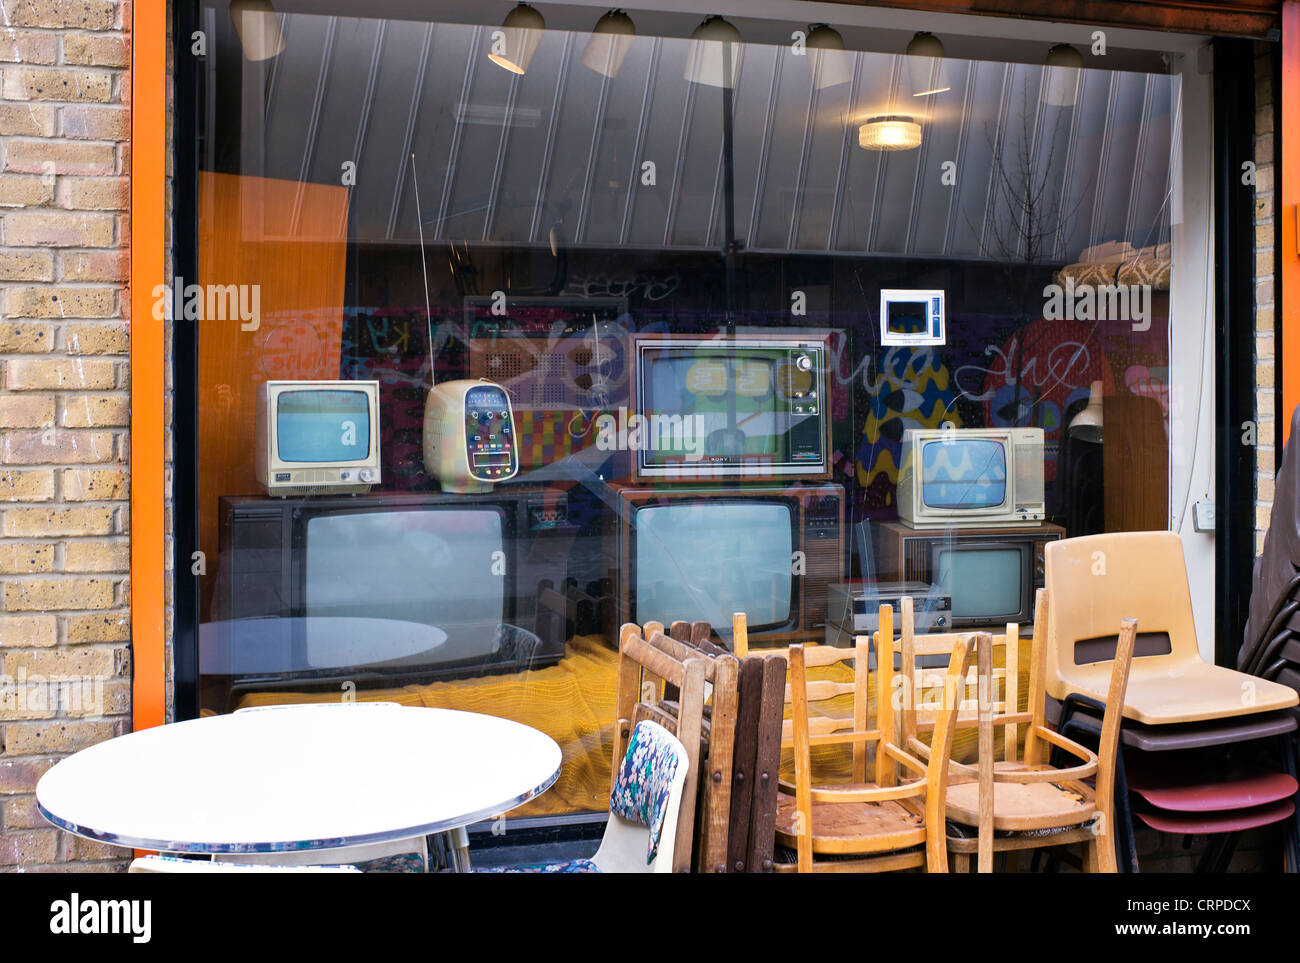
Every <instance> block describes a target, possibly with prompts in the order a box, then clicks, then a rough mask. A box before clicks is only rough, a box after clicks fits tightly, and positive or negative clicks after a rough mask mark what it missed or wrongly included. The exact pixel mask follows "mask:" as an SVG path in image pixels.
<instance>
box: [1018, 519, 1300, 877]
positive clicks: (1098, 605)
mask: <svg viewBox="0 0 1300 963" xmlns="http://www.w3.org/2000/svg"><path fill="white" fill-rule="evenodd" d="M1045 563H1046V571H1045V573H1044V574H1045V585H1046V588H1047V590H1048V597H1049V600H1050V601H1049V604H1050V609H1051V612H1050V618H1049V629H1048V639H1047V652H1046V654H1047V658H1046V676H1047V679H1046V682H1047V692H1048V695H1049V696H1050V697H1051V699H1050V701H1049V703H1048V717H1049V719H1050V720H1052V721H1054V722H1055V723H1056V726H1057V728H1058V730H1059V731H1060V732H1061V733H1062V735H1066V736H1068V737H1070V738H1072V739H1076V740H1080V741H1082V740H1084V739H1086V738H1087V737H1089V736H1094V735H1095V734H1096V733H1099V732H1100V727H1101V717H1102V712H1103V709H1104V705H1103V703H1104V700H1105V698H1106V686H1107V681H1108V680H1109V678H1110V667H1111V664H1112V660H1113V657H1114V652H1115V646H1116V631H1115V626H1117V625H1118V624H1119V623H1120V620H1121V619H1123V618H1129V617H1132V618H1136V619H1137V620H1138V626H1139V632H1138V637H1137V641H1136V646H1135V650H1134V658H1133V664H1132V670H1131V673H1130V676H1129V681H1128V690H1127V693H1126V696H1125V701H1124V720H1123V723H1122V727H1121V739H1122V744H1123V747H1124V750H1123V752H1122V754H1121V756H1122V766H1119V767H1118V771H1117V773H1116V783H1117V785H1116V796H1117V798H1116V818H1117V819H1118V820H1119V821H1120V822H1121V825H1120V826H1118V827H1117V829H1118V833H1117V836H1118V844H1119V845H1118V849H1119V851H1120V853H1121V868H1127V869H1129V870H1132V871H1136V870H1137V868H1138V861H1137V849H1136V846H1135V845H1134V841H1133V836H1134V834H1133V828H1134V826H1135V825H1137V824H1138V823H1142V824H1145V825H1147V826H1149V827H1151V828H1153V829H1156V830H1159V831H1161V832H1167V833H1175V834H1182V835H1187V836H1190V835H1202V834H1204V835H1208V836H1209V837H1210V845H1209V847H1208V848H1207V850H1206V852H1205V855H1204V857H1203V858H1202V860H1201V863H1200V865H1199V867H1198V869H1201V870H1207V871H1223V870H1224V869H1226V868H1227V864H1228V862H1229V860H1230V859H1231V857H1232V853H1233V850H1234V848H1235V845H1236V841H1237V838H1238V835H1239V834H1240V832H1242V831H1243V830H1246V829H1252V828H1255V827H1259V826H1266V825H1270V824H1274V823H1279V822H1284V821H1285V822H1286V823H1287V826H1288V833H1287V837H1288V852H1289V853H1292V854H1293V853H1294V840H1295V835H1296V834H1295V804H1294V796H1295V792H1296V786H1297V783H1296V779H1295V776H1294V770H1293V766H1292V763H1291V759H1292V758H1293V752H1292V744H1293V738H1292V734H1293V733H1294V732H1295V731H1296V726H1297V719H1296V714H1295V712H1294V708H1295V706H1296V705H1297V704H1298V703H1300V695H1298V694H1297V692H1296V691H1295V690H1294V689H1291V688H1288V687H1287V686H1285V685H1280V684H1278V683H1276V682H1272V681H1268V680H1265V679H1260V678H1255V677H1252V676H1249V675H1246V674H1245V673H1242V672H1239V671H1236V670H1234V669H1229V668H1226V667H1223V666H1216V665H1212V664H1210V663H1208V662H1206V661H1205V660H1204V659H1203V658H1202V657H1201V654H1200V650H1199V648H1198V645H1197V640H1196V627H1195V624H1194V622H1193V619H1192V602H1191V593H1190V589H1189V586H1188V582H1187V568H1186V563H1185V561H1184V558H1183V547H1182V541H1181V539H1180V538H1179V537H1178V535H1176V534H1174V533H1172V532H1124V533H1114V534H1106V535H1091V536H1087V537H1085V538H1071V539H1065V540H1063V541H1059V542H1052V543H1049V544H1048V545H1047V548H1046V555H1045ZM1279 748H1281V749H1282V752H1280V753H1279V752H1278V750H1279ZM1121 797H1124V798H1121ZM1288 863H1289V868H1292V869H1294V868H1295V865H1296V864H1295V861H1294V859H1293V858H1290V857H1289V858H1288Z"/></svg>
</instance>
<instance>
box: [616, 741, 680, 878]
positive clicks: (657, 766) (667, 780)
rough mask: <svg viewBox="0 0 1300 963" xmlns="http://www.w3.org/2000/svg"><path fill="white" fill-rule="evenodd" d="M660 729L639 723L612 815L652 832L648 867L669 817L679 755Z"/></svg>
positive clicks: (622, 773)
mask: <svg viewBox="0 0 1300 963" xmlns="http://www.w3.org/2000/svg"><path fill="white" fill-rule="evenodd" d="M660 731H661V730H659V729H658V727H656V726H652V725H650V724H649V723H646V722H639V723H637V726H636V728H635V729H633V730H632V738H631V740H630V741H629V742H628V745H627V755H625V756H624V757H623V765H622V766H620V767H619V771H618V780H617V782H615V784H614V792H613V793H612V794H611V795H610V797H609V811H610V812H612V813H614V814H616V815H618V816H622V817H623V818H624V819H628V820H631V821H632V822H637V823H640V824H641V825H642V826H645V827H646V828H647V829H649V830H650V844H649V846H648V848H647V850H648V851H647V853H646V860H645V861H646V864H647V865H649V864H650V863H653V862H654V859H655V856H656V855H657V854H658V853H659V835H660V832H661V831H662V830H663V826H664V819H665V818H666V817H667V815H668V795H669V792H670V791H671V788H672V783H673V775H674V774H675V773H676V772H677V752H676V750H675V748H674V747H673V745H672V744H671V743H669V742H668V741H666V740H665V739H663V738H662V737H661V736H660Z"/></svg>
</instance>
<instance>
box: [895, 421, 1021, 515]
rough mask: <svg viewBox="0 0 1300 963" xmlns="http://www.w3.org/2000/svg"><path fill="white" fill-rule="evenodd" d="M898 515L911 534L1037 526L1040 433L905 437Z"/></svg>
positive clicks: (977, 431)
mask: <svg viewBox="0 0 1300 963" xmlns="http://www.w3.org/2000/svg"><path fill="white" fill-rule="evenodd" d="M898 517H899V519H900V520H901V521H902V522H903V524H905V525H908V526H910V527H912V528H946V527H947V526H949V525H1040V524H1042V522H1043V521H1044V519H1045V517H1046V505H1045V504H1044V495H1043V429H1041V428H937V429H930V428H911V429H908V430H907V431H905V432H903V447H902V451H901V453H900V461H899V470H898Z"/></svg>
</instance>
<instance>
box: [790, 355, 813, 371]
mask: <svg viewBox="0 0 1300 963" xmlns="http://www.w3.org/2000/svg"><path fill="white" fill-rule="evenodd" d="M794 364H795V367H796V368H798V369H799V370H800V371H807V370H808V369H809V368H811V367H812V358H810V357H808V356H807V355H806V354H801V355H799V357H797V358H796V359H795V361H794Z"/></svg>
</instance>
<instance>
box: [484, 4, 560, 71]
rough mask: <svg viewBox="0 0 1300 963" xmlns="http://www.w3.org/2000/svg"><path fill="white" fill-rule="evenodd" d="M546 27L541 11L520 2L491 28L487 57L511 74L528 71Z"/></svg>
mask: <svg viewBox="0 0 1300 963" xmlns="http://www.w3.org/2000/svg"><path fill="white" fill-rule="evenodd" d="M545 29H546V21H545V20H544V19H543V18H542V15H541V14H540V13H538V12H537V11H536V10H534V9H533V8H532V7H530V6H529V5H528V4H526V3H521V4H519V6H517V7H515V8H514V9H513V10H511V11H510V12H509V13H508V14H506V18H505V20H503V21H502V22H501V27H500V28H499V29H497V30H493V31H492V35H491V46H490V47H489V48H488V59H489V60H491V61H492V62H493V63H494V64H496V65H497V66H498V67H504V68H505V69H506V70H508V71H510V72H511V73H512V74H522V73H525V72H527V70H528V65H529V64H530V63H532V61H533V54H535V53H537V47H538V45H539V44H540V43H541V42H542V31H543V30H545Z"/></svg>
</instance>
